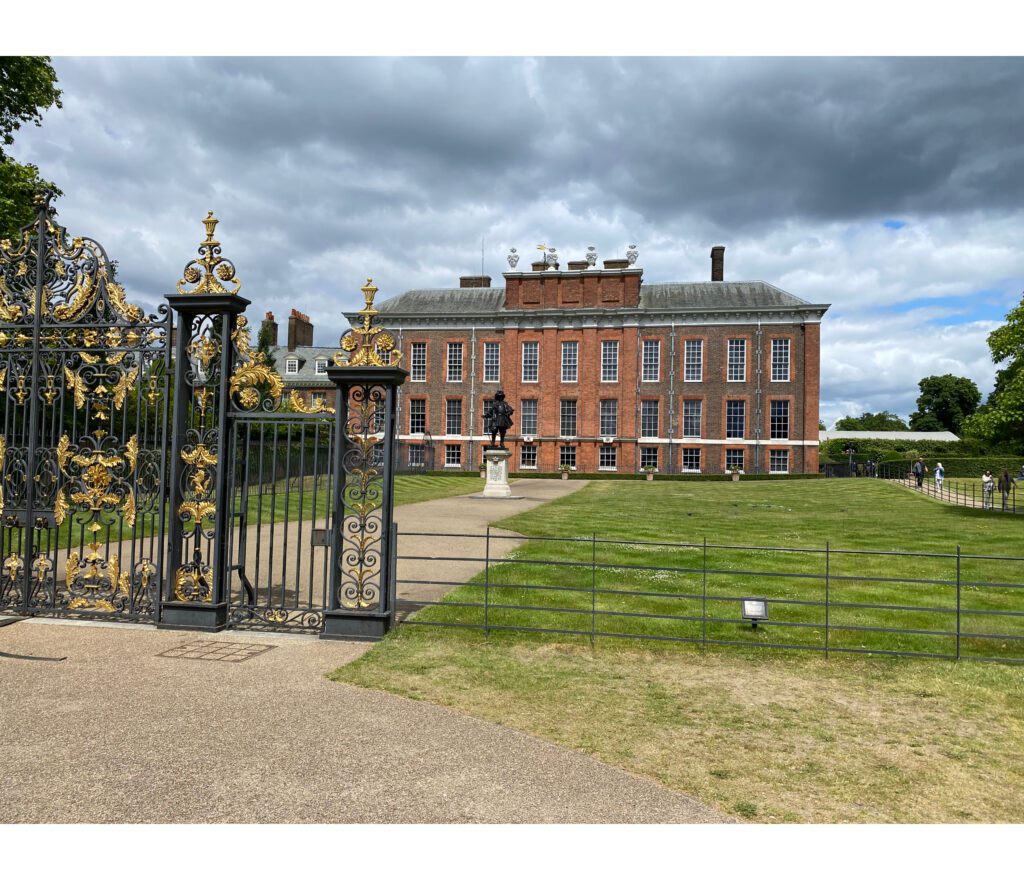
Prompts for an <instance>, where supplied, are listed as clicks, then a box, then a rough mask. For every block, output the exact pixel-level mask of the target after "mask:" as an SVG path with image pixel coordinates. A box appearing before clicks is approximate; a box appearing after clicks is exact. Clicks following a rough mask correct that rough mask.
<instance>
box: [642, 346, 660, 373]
mask: <svg viewBox="0 0 1024 880" xmlns="http://www.w3.org/2000/svg"><path fill="white" fill-rule="evenodd" d="M642 342H643V344H642V345H641V349H640V350H641V355H640V381H641V382H660V381H661V340H660V339H644V340H642ZM648 352H654V356H653V358H649V357H648ZM652 373H653V376H654V378H650V377H651V374H652Z"/></svg>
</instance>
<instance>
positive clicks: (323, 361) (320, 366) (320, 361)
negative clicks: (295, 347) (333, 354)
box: [313, 358, 327, 376]
mask: <svg viewBox="0 0 1024 880" xmlns="http://www.w3.org/2000/svg"><path fill="white" fill-rule="evenodd" d="M313 372H314V373H315V374H316V375H317V376H326V375H327V358H317V359H316V362H315V364H314V366H313Z"/></svg>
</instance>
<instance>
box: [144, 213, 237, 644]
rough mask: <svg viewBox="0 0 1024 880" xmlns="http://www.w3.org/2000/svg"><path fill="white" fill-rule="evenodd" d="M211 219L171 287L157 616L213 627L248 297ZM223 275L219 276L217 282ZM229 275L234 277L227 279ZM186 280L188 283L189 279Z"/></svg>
mask: <svg viewBox="0 0 1024 880" xmlns="http://www.w3.org/2000/svg"><path fill="white" fill-rule="evenodd" d="M217 222H218V221H217V219H216V218H215V217H214V216H213V212H212V211H211V212H210V213H209V215H208V216H207V218H206V219H205V220H204V221H203V223H204V225H205V226H206V239H205V241H203V242H202V243H201V244H200V245H199V253H200V254H201V255H202V256H201V257H200V258H199V259H198V260H192V261H191V262H190V263H189V264H188V265H187V266H186V267H185V272H184V276H183V278H182V279H181V280H180V281H179V282H178V285H177V289H178V293H177V294H172V295H170V296H168V297H167V302H168V304H169V305H170V307H171V309H172V310H173V311H174V313H175V316H176V319H177V320H176V322H175V324H176V327H177V338H176V341H175V348H174V351H175V364H174V414H173V417H172V423H171V432H172V438H173V439H172V445H171V468H170V493H169V497H170V511H171V513H170V541H169V546H168V556H167V560H168V564H167V576H166V579H165V582H164V587H163V589H164V596H163V605H162V612H161V616H160V621H159V623H158V626H159V627H161V628H163V629H190V630H205V631H208V632H218V631H219V630H222V629H224V628H225V626H227V622H228V619H227V618H228V615H227V609H228V597H227V588H226V579H227V566H228V559H227V547H228V525H229V524H228V510H229V507H230V505H229V504H228V503H227V501H228V499H227V492H228V485H229V483H228V479H229V473H230V464H229V463H228V462H225V461H224V458H225V454H226V448H225V443H224V438H225V437H226V435H227V419H228V396H229V394H230V393H231V390H232V389H231V388H230V382H231V378H232V372H233V360H234V346H233V345H232V341H233V339H234V334H235V332H236V328H237V325H238V316H239V315H240V314H241V313H242V312H243V311H245V308H246V306H247V305H249V301H248V300H247V299H244V298H242V297H240V296H237V295H236V294H237V292H238V290H239V288H240V287H241V282H240V281H239V280H238V278H237V277H236V275H235V267H234V265H233V264H232V263H231V262H230V261H229V260H227V259H226V258H224V257H221V256H220V250H221V249H220V242H218V241H216V240H215V239H214V237H213V233H214V230H215V228H216V226H217ZM222 282H223V283H222ZM225 284H228V285H234V287H233V289H229V288H228V287H225ZM190 286H191V289H188V288H189V287H190Z"/></svg>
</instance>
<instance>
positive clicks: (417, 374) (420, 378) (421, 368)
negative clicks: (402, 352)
mask: <svg viewBox="0 0 1024 880" xmlns="http://www.w3.org/2000/svg"><path fill="white" fill-rule="evenodd" d="M417 354H421V355H422V360H420V358H418V357H417V356H416V355H417ZM409 381H410V382H426V381H427V343H425V342H414V343H412V348H411V349H410V353H409Z"/></svg>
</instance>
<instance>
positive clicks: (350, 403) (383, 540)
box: [320, 279, 409, 641]
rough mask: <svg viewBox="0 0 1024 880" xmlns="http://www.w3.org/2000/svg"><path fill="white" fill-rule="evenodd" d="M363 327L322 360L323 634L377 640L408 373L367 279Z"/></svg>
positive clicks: (385, 599)
mask: <svg viewBox="0 0 1024 880" xmlns="http://www.w3.org/2000/svg"><path fill="white" fill-rule="evenodd" d="M362 291H363V296H364V298H365V300H366V306H365V308H364V309H363V310H362V311H361V312H360V313H359V314H360V315H362V317H363V323H362V326H361V327H357V328H355V329H353V330H350V331H348V332H347V333H346V334H345V335H344V336H342V338H341V347H342V349H343V350H344V351H346V352H348V361H347V362H345V363H342V358H341V356H340V354H339V355H336V356H335V364H336V366H333V367H328V368H327V378H328V379H330V380H331V382H333V383H334V385H335V387H336V388H337V393H336V394H337V399H336V403H335V419H336V423H335V424H336V442H335V457H334V504H333V516H334V522H333V523H332V541H331V576H330V580H329V591H330V592H329V596H328V600H327V610H326V611H325V612H324V631H323V632H322V633H321V635H320V637H321V638H324V639H359V640H363V641H369V640H376V639H380V638H382V637H383V636H384V634H385V633H386V632H387V631H388V630H389V629H390V628H391V626H392V625H393V623H394V620H395V599H394V596H393V591H392V589H391V584H392V582H393V579H394V576H395V572H394V569H395V565H396V558H395V554H394V547H395V543H394V542H393V541H392V531H393V529H394V523H393V520H392V518H393V512H394V495H395V435H396V431H395V410H396V407H395V401H396V398H397V394H398V388H399V387H400V386H401V385H402V383H403V382H405V380H406V377H407V376H408V375H409V374H408V373H407V372H406V371H405V370H402V369H400V368H399V367H398V366H397V364H398V361H399V359H400V358H401V353H400V352H398V351H396V350H395V339H394V336H393V335H392V334H391V333H389V332H387V331H386V330H383V329H381V328H379V327H375V326H374V325H373V317H374V316H375V315H376V314H377V310H376V309H375V308H374V307H373V297H374V294H376V292H377V288H376V287H374V286H373V282H372V279H367V282H366V285H365V286H364V287H363V288H362Z"/></svg>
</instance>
